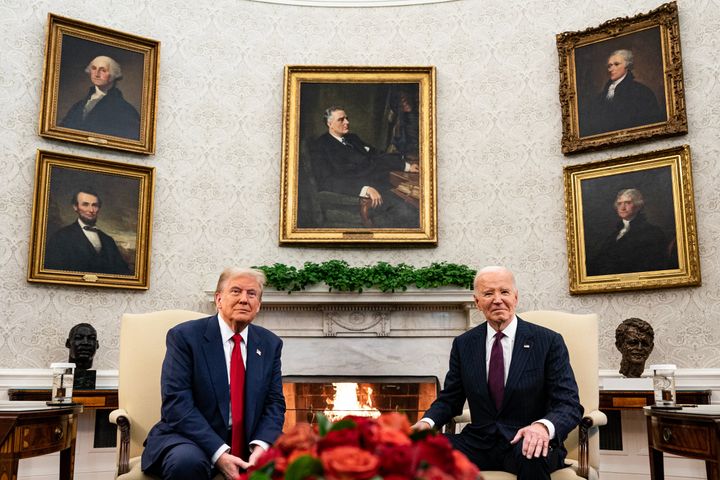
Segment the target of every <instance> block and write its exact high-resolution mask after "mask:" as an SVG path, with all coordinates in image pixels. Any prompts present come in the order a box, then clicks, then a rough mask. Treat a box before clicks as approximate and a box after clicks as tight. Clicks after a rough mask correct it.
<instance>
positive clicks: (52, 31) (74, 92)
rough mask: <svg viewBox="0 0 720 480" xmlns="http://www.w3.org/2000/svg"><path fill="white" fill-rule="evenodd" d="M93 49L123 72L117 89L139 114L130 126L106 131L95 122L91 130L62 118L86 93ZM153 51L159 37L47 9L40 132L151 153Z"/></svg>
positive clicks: (155, 59)
mask: <svg viewBox="0 0 720 480" xmlns="http://www.w3.org/2000/svg"><path fill="white" fill-rule="evenodd" d="M99 55H105V56H109V57H111V58H113V59H115V60H116V61H117V62H118V63H119V64H120V66H121V68H122V73H123V76H122V78H121V79H120V80H119V82H118V91H119V92H120V95H121V96H122V98H123V100H125V102H126V103H127V104H130V105H131V106H132V108H134V109H135V110H136V111H137V113H138V114H139V116H140V120H139V127H135V125H134V121H133V122H132V123H133V125H132V126H127V128H119V127H118V128H114V129H113V130H112V133H110V132H109V130H108V129H106V128H104V127H100V126H98V127H99V128H98V130H94V129H93V128H91V127H86V126H85V125H82V126H78V125H75V124H70V125H68V124H67V123H66V122H65V119H66V115H67V114H68V113H69V111H71V110H72V108H73V106H76V105H78V104H80V102H83V101H84V99H86V98H87V95H88V91H89V90H88V89H89V88H92V85H91V83H90V80H89V79H88V74H87V73H85V72H84V69H85V67H86V66H87V65H88V64H89V63H90V62H91V61H92V59H93V58H95V57H96V56H99ZM159 57H160V42H158V41H156V40H150V39H148V38H143V37H139V36H137V35H131V34H129V33H123V32H119V31H116V30H111V29H109V28H104V27H99V26H96V25H91V24H89V23H85V22H81V21H79V20H73V19H70V18H65V17H61V16H58V15H55V14H53V13H50V14H48V26H47V39H46V44H45V62H44V66H43V87H42V101H41V106H40V127H39V131H40V135H42V136H44V137H48V138H54V139H58V140H66V141H69V142H77V143H84V144H87V145H94V146H98V147H104V148H112V149H116V150H126V151H129V152H135V153H142V154H153V153H155V126H156V111H157V85H158V65H159ZM116 105H117V103H116ZM123 105H125V104H123ZM125 118H127V116H126V117H125ZM62 123H66V125H65V126H63V125H61V124H62ZM126 123H129V122H127V121H126ZM83 127H84V128H87V129H83ZM136 130H137V135H135V134H134V132H135V131H136ZM129 132H132V133H129ZM135 137H136V138H135Z"/></svg>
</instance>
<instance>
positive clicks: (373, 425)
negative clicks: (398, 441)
mask: <svg viewBox="0 0 720 480" xmlns="http://www.w3.org/2000/svg"><path fill="white" fill-rule="evenodd" d="M345 419H348V420H352V421H353V422H355V424H356V425H357V430H358V431H359V432H360V446H361V447H362V448H364V449H365V450H368V451H371V452H372V451H374V450H375V446H376V445H377V436H378V430H379V428H380V427H379V426H378V423H377V421H376V420H375V419H374V418H370V417H358V416H355V415H348V416H346V417H345Z"/></svg>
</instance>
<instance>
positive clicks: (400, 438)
mask: <svg viewBox="0 0 720 480" xmlns="http://www.w3.org/2000/svg"><path fill="white" fill-rule="evenodd" d="M377 433H378V435H377V443H379V444H381V445H410V444H411V443H412V441H411V440H410V437H408V436H407V434H406V433H403V432H401V431H399V430H393V429H390V428H385V427H380V428H379V429H378V432H377Z"/></svg>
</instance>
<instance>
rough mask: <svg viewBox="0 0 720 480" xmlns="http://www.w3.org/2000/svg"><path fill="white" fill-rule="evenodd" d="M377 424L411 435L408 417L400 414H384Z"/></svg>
mask: <svg viewBox="0 0 720 480" xmlns="http://www.w3.org/2000/svg"><path fill="white" fill-rule="evenodd" d="M377 422H378V424H379V425H380V426H381V427H386V428H391V429H393V430H398V431H400V432H403V433H405V434H406V435H410V421H409V420H408V418H407V415H404V414H402V413H400V412H390V413H383V414H382V415H380V417H379V418H378V419H377Z"/></svg>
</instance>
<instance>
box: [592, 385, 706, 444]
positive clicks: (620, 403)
mask: <svg viewBox="0 0 720 480" xmlns="http://www.w3.org/2000/svg"><path fill="white" fill-rule="evenodd" d="M711 395H712V390H678V391H677V399H678V403H682V404H694V405H708V404H709V403H710V396H711ZM654 403H655V395H654V392H653V391H652V390H600V410H601V411H602V412H603V413H605V415H607V419H608V422H607V425H604V426H602V427H600V449H601V450H615V451H619V450H622V449H623V438H622V421H621V413H620V412H621V411H622V410H640V409H642V408H643V407H646V406H649V405H653V404H654Z"/></svg>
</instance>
